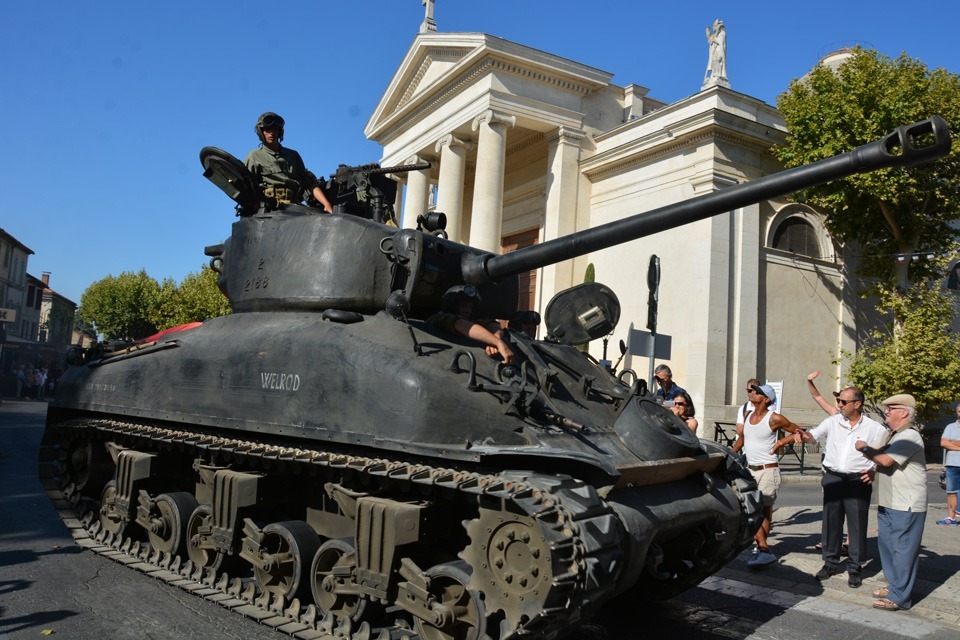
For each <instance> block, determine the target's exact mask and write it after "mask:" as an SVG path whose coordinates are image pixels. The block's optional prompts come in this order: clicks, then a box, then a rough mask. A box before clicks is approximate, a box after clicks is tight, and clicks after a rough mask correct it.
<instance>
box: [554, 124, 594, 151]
mask: <svg viewBox="0 0 960 640" xmlns="http://www.w3.org/2000/svg"><path fill="white" fill-rule="evenodd" d="M586 137H587V132H586V131H584V130H582V129H574V128H572V127H564V126H560V127H557V129H556V131H554V132H553V133H552V134H551V135H550V136H549V137H548V138H547V143H548V144H551V145H554V144H570V145H574V146H577V147H579V146H580V143H581V142H582V141H583V139H584V138H586Z"/></svg>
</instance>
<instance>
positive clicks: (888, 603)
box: [873, 598, 900, 611]
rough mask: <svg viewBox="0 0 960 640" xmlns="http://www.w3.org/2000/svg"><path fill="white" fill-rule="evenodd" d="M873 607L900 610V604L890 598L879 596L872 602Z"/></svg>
mask: <svg viewBox="0 0 960 640" xmlns="http://www.w3.org/2000/svg"><path fill="white" fill-rule="evenodd" d="M873 608H874V609H883V610H884V611H900V605H898V604H897V603H896V602H893V601H892V600H887V599H886V598H880V599H879V600H877V601H876V602H874V603H873Z"/></svg>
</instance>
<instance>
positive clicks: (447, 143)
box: [434, 133, 473, 153]
mask: <svg viewBox="0 0 960 640" xmlns="http://www.w3.org/2000/svg"><path fill="white" fill-rule="evenodd" d="M444 147H463V148H464V149H466V150H467V151H469V150H470V149H473V142H471V141H470V140H462V139H460V138H458V137H456V136H455V135H453V134H452V133H448V134H447V135H445V136H443V137H442V138H440V139H439V140H437V145H436V147H435V148H434V150H435V151H436V152H437V153H441V152H442V151H443V148H444Z"/></svg>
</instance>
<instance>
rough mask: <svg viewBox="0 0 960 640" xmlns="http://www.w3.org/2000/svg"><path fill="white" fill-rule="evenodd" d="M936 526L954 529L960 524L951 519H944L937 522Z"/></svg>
mask: <svg viewBox="0 0 960 640" xmlns="http://www.w3.org/2000/svg"><path fill="white" fill-rule="evenodd" d="M937 524H945V525H947V526H948V527H955V526H957V524H960V523H958V522H957V521H956V520H954V519H953V518H944V519H943V520H937Z"/></svg>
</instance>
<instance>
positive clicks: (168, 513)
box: [147, 491, 200, 556]
mask: <svg viewBox="0 0 960 640" xmlns="http://www.w3.org/2000/svg"><path fill="white" fill-rule="evenodd" d="M198 506H200V505H199V503H198V502H197V499H196V498H194V497H193V494H191V493H187V492H185V491H179V492H176V493H163V494H160V495H159V496H157V498H156V500H155V501H154V509H153V511H152V513H151V514H150V526H149V527H147V539H148V540H149V541H150V546H151V547H152V548H154V549H159V550H160V551H165V552H167V553H169V554H170V555H172V556H175V555H186V549H187V522H188V521H189V519H190V516H191V515H192V514H193V512H194V511H195V510H196V509H197V507H198Z"/></svg>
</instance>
